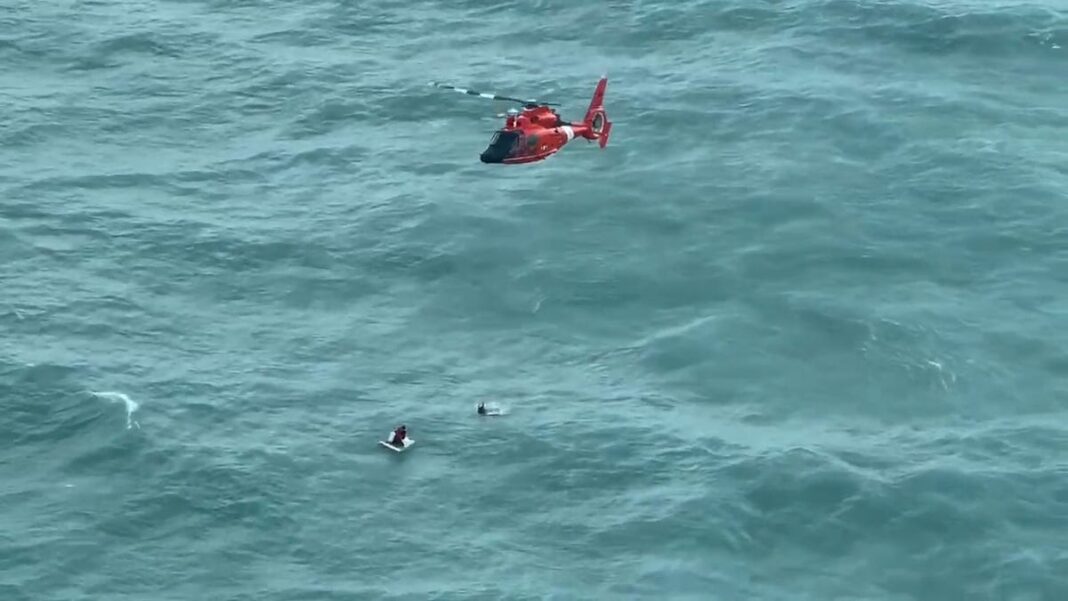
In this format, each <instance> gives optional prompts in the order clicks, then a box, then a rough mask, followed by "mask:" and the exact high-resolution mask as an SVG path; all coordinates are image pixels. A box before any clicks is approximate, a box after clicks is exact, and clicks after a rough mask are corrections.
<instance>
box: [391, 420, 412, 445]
mask: <svg viewBox="0 0 1068 601" xmlns="http://www.w3.org/2000/svg"><path fill="white" fill-rule="evenodd" d="M405 438H408V428H407V427H406V426H405V425H404V424H401V426H400V427H399V428H397V429H396V430H394V431H393V438H392V439H391V440H390V441H389V444H391V445H393V446H395V447H403V446H404V439H405Z"/></svg>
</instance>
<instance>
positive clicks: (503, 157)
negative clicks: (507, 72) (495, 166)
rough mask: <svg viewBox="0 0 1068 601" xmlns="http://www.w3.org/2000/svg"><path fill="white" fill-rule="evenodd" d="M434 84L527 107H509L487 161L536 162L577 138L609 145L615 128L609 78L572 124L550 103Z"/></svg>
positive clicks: (484, 155)
mask: <svg viewBox="0 0 1068 601" xmlns="http://www.w3.org/2000/svg"><path fill="white" fill-rule="evenodd" d="M430 85H432V86H437V87H439V88H445V89H449V90H454V91H456V92H460V93H462V94H468V95H470V96H478V97H480V98H489V99H491V100H507V101H510V102H518V103H520V104H522V105H523V110H522V111H518V110H516V109H514V108H513V109H508V113H507V118H506V119H505V122H504V127H503V128H501V129H499V130H497V131H496V132H494V134H493V138H492V139H491V140H490V143H489V146H487V147H486V149H485V150H483V151H482V154H481V155H480V156H479V158H480V159H481V160H482V162H483V163H503V164H505V165H514V164H517V163H533V162H534V161H540V160H542V159H545V158H548V157H550V156H552V155H553V154H556V152H557V151H559V150H560V149H561V148H563V147H564V145H565V144H567V143H568V142H570V141H571V140H574V139H575V138H577V137H578V138H586V140H587V141H590V142H592V141H594V140H597V142H598V144H599V145H600V147H601V148H604V147H605V145H606V144H608V134H609V133H610V132H611V131H612V122H611V121H609V120H608V115H607V114H606V113H605V110H604V91H605V88H606V87H608V77H607V76H604V77H601V80H600V81H599V82H597V88H596V89H595V90H594V91H593V99H592V100H590V106H589V108H588V109H586V116H585V117H583V119H582V122H581V123H569V122H567V121H564V120H563V119H561V118H560V116H559V115H557V114H556V111H555V110H553V109H551V108H549V107H552V106H559V105H557V104H554V103H550V102H538V101H537V100H523V99H521V98H512V97H509V96H500V95H497V94H486V93H483V92H476V91H474V90H467V89H464V88H457V87H456V86H450V85H447V84H443V83H438V82H435V81H432V82H430Z"/></svg>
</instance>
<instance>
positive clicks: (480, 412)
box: [478, 402, 486, 415]
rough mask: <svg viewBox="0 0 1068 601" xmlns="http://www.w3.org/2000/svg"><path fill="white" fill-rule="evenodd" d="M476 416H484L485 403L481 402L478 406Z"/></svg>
mask: <svg viewBox="0 0 1068 601" xmlns="http://www.w3.org/2000/svg"><path fill="white" fill-rule="evenodd" d="M478 414H479V415H486V403H484V402H483V403H479V404H478Z"/></svg>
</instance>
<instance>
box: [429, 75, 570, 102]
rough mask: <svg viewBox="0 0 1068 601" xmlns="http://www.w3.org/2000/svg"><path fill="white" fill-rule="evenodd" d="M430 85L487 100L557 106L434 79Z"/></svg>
mask: <svg viewBox="0 0 1068 601" xmlns="http://www.w3.org/2000/svg"><path fill="white" fill-rule="evenodd" d="M430 85H432V86H435V87H438V88H445V89H446V90H452V91H454V92H459V93H461V94H467V95H468V96H478V97H479V98H487V99H489V100H507V101H509V102H518V103H520V104H523V105H544V106H559V105H558V104H556V103H554V102H539V101H537V100H524V99H522V98H512V97H511V96H501V95H500V94H488V93H486V92H478V91H476V90H468V89H466V88H458V87H456V86H450V85H449V84H444V83H439V82H436V81H432V82H430Z"/></svg>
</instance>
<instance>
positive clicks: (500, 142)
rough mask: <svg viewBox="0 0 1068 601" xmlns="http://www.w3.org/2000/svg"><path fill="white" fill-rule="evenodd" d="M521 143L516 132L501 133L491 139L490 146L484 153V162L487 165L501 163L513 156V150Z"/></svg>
mask: <svg viewBox="0 0 1068 601" xmlns="http://www.w3.org/2000/svg"><path fill="white" fill-rule="evenodd" d="M518 141H519V134H518V133H517V132H514V131H499V132H496V133H494V134H493V137H492V138H490V143H489V146H487V147H486V150H484V151H483V152H482V160H483V162H486V163H499V162H501V161H503V160H504V159H506V158H508V157H509V156H510V155H511V154H512V150H513V149H514V148H515V146H516V142H518Z"/></svg>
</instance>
